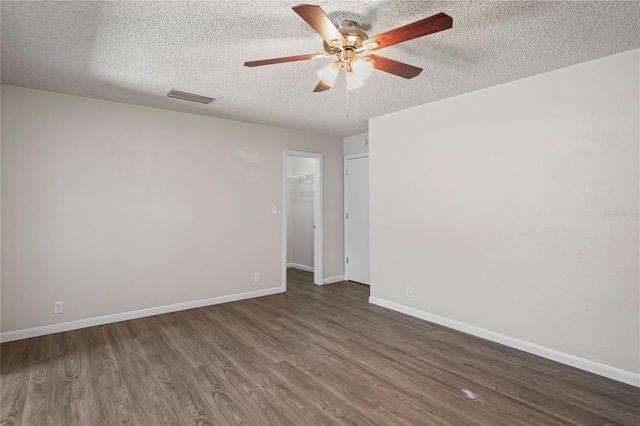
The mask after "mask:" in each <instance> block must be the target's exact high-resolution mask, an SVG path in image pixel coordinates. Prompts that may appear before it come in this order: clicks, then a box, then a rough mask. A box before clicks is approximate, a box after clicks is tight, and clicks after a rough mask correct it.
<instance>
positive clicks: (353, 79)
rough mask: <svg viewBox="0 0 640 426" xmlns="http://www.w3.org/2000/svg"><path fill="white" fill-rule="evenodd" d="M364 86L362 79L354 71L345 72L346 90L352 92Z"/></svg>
mask: <svg viewBox="0 0 640 426" xmlns="http://www.w3.org/2000/svg"><path fill="white" fill-rule="evenodd" d="M363 85H364V79H362V78H360V76H359V75H358V74H356V72H355V71H347V89H349V90H354V89H357V88H359V87H362V86H363Z"/></svg>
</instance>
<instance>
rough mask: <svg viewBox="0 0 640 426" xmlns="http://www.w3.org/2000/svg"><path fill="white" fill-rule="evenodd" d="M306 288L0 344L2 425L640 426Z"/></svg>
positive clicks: (617, 391)
mask: <svg viewBox="0 0 640 426" xmlns="http://www.w3.org/2000/svg"><path fill="white" fill-rule="evenodd" d="M311 282H312V275H311V274H310V273H308V272H302V271H298V270H290V272H289V284H288V287H289V290H288V292H287V293H286V294H280V295H275V296H268V297H262V298H258V299H252V300H246V301H241V302H234V303H227V304H224V305H216V306H210V307H206V308H200V309H193V310H189V311H182V312H177V313H172V314H166V315H159V316H155V317H149V318H142V319H138V320H133V321H126V322H120V323H116V324H110V325H105V326H100V327H93V328H87V329H83V330H76V331H71V332H67V333H59V334H55V335H49V336H43V337H38V338H33V339H28V340H21V341H16V342H10V343H5V344H3V345H2V346H1V356H2V358H1V374H2V375H1V379H2V395H1V396H2V401H1V403H2V413H1V416H2V417H1V423H2V424H3V425H44V424H49V425H65V426H66V425H69V426H71V425H103V424H104V425H116V424H118V425H119V424H123V425H165V424H166V425H169V424H174V425H190V424H194V425H195V424H197V425H208V424H213V425H226V424H246V425H267V424H288V425H297V426H300V425H315V424H352V425H356V424H379V425H510V426H513V425H532V424H540V425H640V390H639V389H637V388H634V387H632V386H627V385H624V384H621V383H617V382H615V381H612V380H608V379H605V378H602V377H599V376H596V375H592V374H589V373H586V372H583V371H580V370H576V369H573V368H570V367H567V366H563V365H560V364H557V363H554V362H552V361H548V360H545V359H543V358H539V357H536V356H534V355H530V354H526V353H524V352H520V351H517V350H514V349H510V348H507V347H505V346H501V345H499V344H495V343H492V342H488V341H485V340H482V339H479V338H475V337H472V336H468V335H465V334H463V333H459V332H456V331H452V330H449V329H446V328H444V327H441V326H437V325H434V324H431V323H428V322H425V321H421V320H418V319H415V318H412V317H408V316H405V315H402V314H399V313H396V312H392V311H389V310H386V309H383V308H380V307H377V306H374V305H370V304H369V303H368V301H367V298H368V296H369V288H368V287H366V286H363V285H359V284H353V283H338V284H333V285H328V286H323V287H317V286H314V285H313V284H312V283H311Z"/></svg>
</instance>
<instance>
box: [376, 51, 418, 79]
mask: <svg viewBox="0 0 640 426" xmlns="http://www.w3.org/2000/svg"><path fill="white" fill-rule="evenodd" d="M365 58H368V59H369V60H372V63H373V67H374V68H375V69H377V70H380V71H384V72H388V73H389V74H393V75H397V76H399V77H404V78H406V79H409V78H413V77H415V76H417V75H418V74H420V73H421V72H422V68H418V67H414V66H413V65H409V64H405V63H404V62H398V61H394V60H393V59H389V58H384V57H382V56H378V55H367V56H365Z"/></svg>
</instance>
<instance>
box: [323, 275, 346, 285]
mask: <svg viewBox="0 0 640 426" xmlns="http://www.w3.org/2000/svg"><path fill="white" fill-rule="evenodd" d="M340 281H344V275H336V276H335V277H329V278H325V279H324V280H322V285H326V284H334V283H339V282H340Z"/></svg>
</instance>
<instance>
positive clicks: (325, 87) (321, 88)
mask: <svg viewBox="0 0 640 426" xmlns="http://www.w3.org/2000/svg"><path fill="white" fill-rule="evenodd" d="M329 89H331V86H329V85H328V84H327V83H325V82H324V81H322V80H320V81H319V82H318V85H317V86H316V88H315V89H313V91H314V92H324V91H325V90H329Z"/></svg>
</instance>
